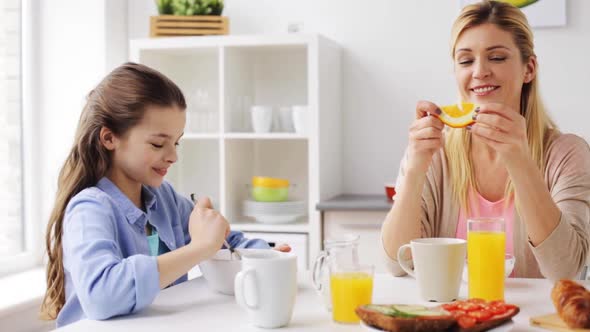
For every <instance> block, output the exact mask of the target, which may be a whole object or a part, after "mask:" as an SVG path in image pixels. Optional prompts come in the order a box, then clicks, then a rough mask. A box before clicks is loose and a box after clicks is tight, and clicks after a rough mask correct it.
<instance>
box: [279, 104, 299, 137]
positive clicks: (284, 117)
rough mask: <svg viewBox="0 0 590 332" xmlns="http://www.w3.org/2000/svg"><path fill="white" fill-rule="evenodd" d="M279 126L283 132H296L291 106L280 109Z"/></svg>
mask: <svg viewBox="0 0 590 332" xmlns="http://www.w3.org/2000/svg"><path fill="white" fill-rule="evenodd" d="M279 124H280V128H281V131H283V132H286V133H292V132H294V131H295V128H294V127H293V111H292V110H291V107H289V106H282V107H281V108H279Z"/></svg>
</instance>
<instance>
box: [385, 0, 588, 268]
mask: <svg viewBox="0 0 590 332" xmlns="http://www.w3.org/2000/svg"><path fill="white" fill-rule="evenodd" d="M451 46H452V50H451V56H452V58H453V60H454V71H455V78H456V82H457V88H458V91H459V94H460V96H461V98H462V99H463V100H464V101H469V102H472V103H476V104H478V105H479V109H478V110H477V113H476V115H475V116H474V118H475V123H474V124H473V125H471V126H469V127H467V128H465V129H452V128H444V125H443V123H442V122H441V121H440V120H439V119H438V118H437V117H436V115H437V114H440V110H439V109H438V107H437V106H436V105H435V104H434V103H431V102H428V101H420V102H418V104H417V106H416V120H415V121H414V122H413V124H412V125H411V127H410V134H409V146H408V148H407V151H406V155H405V156H404V159H403V160H402V162H401V167H400V173H399V176H398V180H397V187H398V188H399V191H398V194H397V195H396V200H395V204H394V206H393V207H392V209H391V211H390V212H389V213H388V215H387V217H386V219H385V222H384V224H383V228H382V241H383V247H384V249H385V252H386V253H387V255H388V256H389V258H391V260H390V263H391V270H392V272H393V273H394V274H395V275H401V274H403V272H402V270H401V269H400V268H399V265H398V263H397V261H396V257H397V256H396V253H397V250H398V248H399V247H400V246H401V245H403V244H405V243H408V242H409V241H410V240H412V239H415V238H419V237H459V238H465V233H466V220H467V219H468V218H470V217H473V216H474V214H477V215H476V216H479V217H503V218H504V219H505V222H506V234H507V236H506V249H507V252H509V253H513V254H514V256H515V257H516V266H515V269H514V272H513V276H515V277H532V278H540V277H545V278H549V279H553V280H554V279H558V278H575V277H577V276H578V275H579V273H580V271H581V270H582V268H583V267H584V266H585V263H586V257H587V255H588V241H589V239H588V237H589V222H590V149H589V147H588V144H587V143H586V142H585V141H584V140H583V139H581V138H579V137H577V136H574V135H571V134H562V133H560V132H559V131H558V130H557V128H556V126H555V124H554V123H553V121H552V120H551V119H550V118H549V116H548V114H547V113H546V112H545V110H544V108H543V106H542V104H541V100H540V97H539V94H538V77H537V73H538V63H537V57H536V55H535V53H534V50H533V34H532V32H531V29H530V27H529V25H528V23H527V20H526V17H525V16H524V15H523V13H522V12H521V11H520V10H519V9H518V8H516V7H513V6H512V5H509V4H505V3H501V2H496V1H484V2H480V3H477V4H473V5H469V6H466V7H465V8H464V9H463V10H462V12H461V14H460V16H459V17H458V18H457V20H456V21H455V23H454V25H453V29H452V44H451ZM428 115H434V116H428Z"/></svg>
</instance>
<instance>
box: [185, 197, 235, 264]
mask: <svg viewBox="0 0 590 332" xmlns="http://www.w3.org/2000/svg"><path fill="white" fill-rule="evenodd" d="M188 231H189V234H190V236H191V243H190V244H191V245H193V246H196V247H198V248H199V249H200V250H202V251H203V254H204V255H205V256H206V257H211V256H213V255H214V254H215V253H216V252H217V250H219V249H220V248H221V246H222V245H223V240H224V239H225V238H226V237H227V235H228V234H229V232H230V228H229V223H228V222H227V220H225V218H224V217H223V216H222V215H221V214H220V213H219V212H217V211H215V210H213V209H212V208H211V201H210V200H209V198H208V197H202V198H199V200H198V201H197V203H196V204H195V206H194V208H193V211H192V212H191V215H190V220H189V222H188Z"/></svg>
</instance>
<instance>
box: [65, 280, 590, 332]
mask: <svg viewBox="0 0 590 332" xmlns="http://www.w3.org/2000/svg"><path fill="white" fill-rule="evenodd" d="M309 279H310V278H309V273H307V272H306V273H300V278H299V289H298V292H297V299H296V303H295V308H294V310H293V316H292V318H291V322H290V323H289V325H288V326H286V327H284V328H282V329H280V331H283V332H288V331H301V332H303V331H318V332H320V331H321V332H325V331H336V332H337V331H343V332H345V331H365V330H364V329H363V327H361V326H359V325H358V324H352V325H345V324H337V323H334V322H333V321H332V318H331V315H330V313H329V312H328V311H326V309H325V308H324V306H323V304H322V301H321V299H320V297H319V295H318V294H317V293H316V291H315V290H314V289H313V288H312V286H311V282H310V280H309ZM589 284H590V282H586V283H585V285H586V286H588V285H589ZM552 287H553V284H552V283H551V282H550V281H548V280H546V279H520V278H509V279H507V280H506V293H505V294H506V301H507V302H509V303H514V304H516V305H518V306H519V307H520V309H521V312H520V313H519V314H518V315H516V317H514V322H510V323H506V324H505V325H503V326H502V327H500V328H498V329H497V330H496V329H495V330H494V331H500V330H501V331H505V330H507V328H510V327H512V331H545V330H540V329H537V328H534V327H531V326H530V325H529V319H530V317H531V316H537V315H544V314H548V313H552V312H555V308H554V307H553V304H552V302H551V298H550V294H551V288H552ZM466 296H467V284H466V283H462V284H461V290H460V293H459V297H460V298H461V299H465V298H466ZM373 302H374V303H400V304H402V303H406V304H421V305H426V306H432V305H434V304H433V303H429V302H424V301H422V300H421V299H420V298H419V292H418V284H417V282H416V280H415V279H413V278H411V277H407V276H406V277H398V278H396V277H393V276H391V275H390V274H384V273H377V274H375V280H374V289H373ZM58 331H122V332H127V331H143V332H150V331H154V332H162V331H269V330H268V329H261V328H256V327H254V326H252V325H250V323H249V322H248V316H247V314H246V312H245V311H244V310H242V308H241V307H239V306H238V305H237V304H236V301H235V299H234V297H233V296H228V295H222V294H219V293H216V292H214V291H212V290H210V289H209V287H208V286H207V284H206V282H205V280H204V279H203V278H196V279H193V280H190V281H187V282H185V283H182V284H180V285H177V286H174V287H171V288H168V289H165V290H163V291H162V292H161V293H160V294H159V295H158V296H157V297H156V299H155V301H154V303H153V304H152V305H150V306H149V307H148V308H147V309H145V310H143V311H142V312H141V313H139V314H135V315H129V316H122V317H118V318H115V319H110V320H106V321H94V320H86V319H84V320H81V321H79V322H76V323H73V324H70V325H68V326H65V327H63V328H62V329H59V330H58Z"/></svg>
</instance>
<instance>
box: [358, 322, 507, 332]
mask: <svg viewBox="0 0 590 332" xmlns="http://www.w3.org/2000/svg"><path fill="white" fill-rule="evenodd" d="M360 324H361V327H362V328H363V330H364V331H371V332H385V331H384V330H382V329H379V328H376V327H373V326H371V325H367V324H365V322H363V321H362V320H361V323H360ZM513 328H514V321H513V320H509V321H507V322H506V323H504V324H502V325H500V326H498V327H496V328H493V329H491V330H488V331H489V332H508V331H512V329H513Z"/></svg>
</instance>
